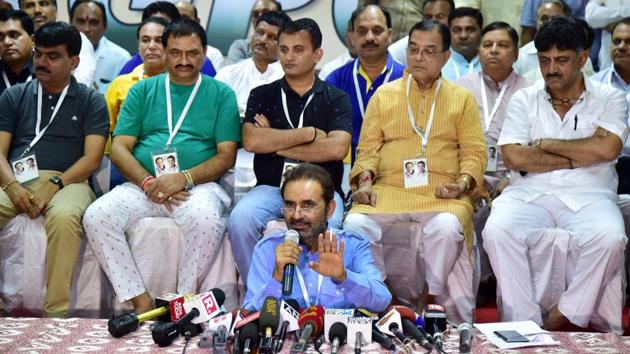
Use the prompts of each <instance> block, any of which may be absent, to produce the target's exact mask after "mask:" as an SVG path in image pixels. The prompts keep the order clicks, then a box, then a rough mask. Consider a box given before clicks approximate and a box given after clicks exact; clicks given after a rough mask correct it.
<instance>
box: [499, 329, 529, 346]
mask: <svg viewBox="0 0 630 354" xmlns="http://www.w3.org/2000/svg"><path fill="white" fill-rule="evenodd" d="M494 334H496V335H497V336H498V337H499V338H501V339H503V340H504V341H505V342H506V343H523V342H529V339H527V337H525V336H523V335H522V334H520V333H518V332H517V331H494Z"/></svg>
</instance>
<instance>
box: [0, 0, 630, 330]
mask: <svg viewBox="0 0 630 354" xmlns="http://www.w3.org/2000/svg"><path fill="white" fill-rule="evenodd" d="M423 6H424V7H423V10H424V11H423V15H424V18H425V19H424V20H423V21H421V22H418V23H416V24H414V25H413V26H412V27H411V29H410V30H409V33H408V34H409V35H408V36H407V37H404V38H402V39H401V40H399V41H398V42H397V43H395V44H394V45H393V46H392V47H391V48H390V44H391V42H392V38H393V30H392V28H393V24H392V18H391V16H390V14H389V12H388V10H387V9H386V8H384V7H381V6H378V5H360V6H359V7H358V8H357V9H356V10H355V11H354V12H353V13H352V16H351V18H350V21H349V26H348V39H349V40H348V46H349V51H350V53H352V55H348V56H347V57H344V58H345V59H343V60H336V61H335V62H336V63H337V66H338V67H337V68H332V69H331V70H329V73H327V74H326V75H325V77H321V76H320V77H318V76H317V75H316V72H315V67H316V65H317V64H318V63H319V62H320V61H321V59H322V56H323V50H322V48H321V45H322V34H321V31H320V29H319V26H318V24H317V23H316V22H315V21H313V20H312V19H308V18H303V19H297V20H292V19H290V18H289V17H288V16H287V15H286V14H285V13H284V12H282V11H281V7H280V4H279V3H277V2H276V1H271V0H268V1H262V0H260V1H257V2H256V3H255V5H254V9H253V12H252V26H253V35H252V37H251V39H250V40H239V41H237V42H235V44H234V45H233V46H232V48H231V49H230V55H228V59H229V60H226V61H228V62H229V61H232V62H233V64H231V65H225V64H227V63H224V62H222V60H223V58H222V56H221V55H220V53H219V55H216V49H215V48H212V47H210V46H209V45H208V43H207V38H206V31H205V30H204V29H203V28H202V26H201V25H200V24H199V19H198V18H197V14H196V9H195V8H194V7H193V6H191V5H190V4H188V3H186V2H179V3H178V4H177V6H175V5H172V4H170V3H168V2H156V3H152V4H151V5H149V6H147V7H146V8H145V9H144V11H143V16H142V22H141V23H140V25H139V26H138V29H137V38H138V53H137V54H136V55H134V56H131V55H130V54H129V53H127V52H126V51H125V50H124V49H122V48H121V47H119V46H117V45H116V44H114V43H113V42H111V41H109V40H108V39H107V38H106V37H105V36H104V33H105V30H106V28H107V20H106V19H107V17H106V16H105V8H104V7H103V5H102V4H101V3H100V2H97V1H94V0H79V1H76V2H74V4H73V6H72V8H71V10H70V19H71V23H72V25H70V24H67V23H64V22H57V21H56V3H55V2H54V0H40V1H34V0H21V1H20V7H21V9H22V10H23V11H18V10H15V11H14V10H10V11H5V12H1V15H0V56H1V57H0V58H1V59H0V71H1V73H2V77H3V80H2V82H0V89H1V91H0V92H2V95H0V107H1V109H0V187H1V188H2V191H1V192H0V226H1V227H4V226H5V225H7V224H8V223H9V222H10V221H11V219H13V218H14V217H15V216H16V215H18V214H22V213H25V214H27V215H28V216H29V217H30V218H32V219H34V218H36V217H38V216H39V215H42V216H44V219H45V230H46V234H47V248H46V295H45V302H44V307H43V311H44V314H45V315H46V316H51V317H63V316H67V314H68V312H69V310H70V285H71V282H72V275H73V270H74V268H75V267H76V264H77V262H78V256H79V250H80V247H81V237H82V235H83V234H85V236H86V238H87V240H88V241H89V245H90V246H91V247H92V249H93V250H94V253H95V255H96V258H97V259H98V262H99V263H100V265H101V267H102V269H103V271H104V272H105V274H106V275H107V277H108V279H109V281H110V282H111V284H112V286H113V289H114V291H115V293H116V295H117V298H118V299H119V301H121V302H122V301H131V302H132V303H133V307H134V310H135V311H136V312H144V311H147V310H150V309H151V308H153V307H154V306H155V305H154V303H153V302H152V298H151V296H150V295H149V293H148V291H149V290H148V289H146V287H145V285H144V282H143V279H142V276H141V274H140V271H139V269H138V266H137V265H136V261H135V260H134V256H133V254H132V252H131V249H130V246H129V244H128V242H127V239H126V231H127V230H128V229H129V228H130V227H131V226H132V225H134V224H135V223H136V222H137V221H139V220H141V219H143V218H145V217H150V216H161V217H169V218H172V219H173V220H174V222H175V223H176V224H177V225H178V226H179V227H180V229H181V231H182V234H183V235H184V236H183V245H182V256H181V257H180V260H179V265H178V279H177V292H180V293H195V292H197V291H199V290H201V289H199V288H198V287H199V284H200V283H201V282H202V281H203V279H204V278H205V276H206V275H207V272H208V270H209V269H210V267H211V266H212V264H213V262H214V260H215V259H216V258H217V255H218V252H219V250H220V245H221V244H222V242H223V237H224V235H226V234H227V237H229V240H230V243H231V247H232V253H233V255H234V258H235V261H236V267H237V269H238V271H239V274H240V277H241V279H242V281H243V283H244V284H245V285H246V294H245V297H244V304H243V307H245V308H248V309H259V308H260V307H261V306H262V304H263V302H264V299H265V298H266V297H267V296H270V295H271V296H277V297H281V296H283V295H282V289H281V288H282V285H281V283H282V280H283V270H284V268H285V266H286V265H287V264H294V265H296V272H295V284H297V285H296V286H294V288H293V292H292V293H291V295H289V296H288V297H291V298H295V299H296V300H297V301H298V303H299V304H300V306H308V305H311V304H320V305H323V306H326V307H335V308H358V307H361V308H366V309H368V310H370V311H373V312H381V311H383V310H385V309H386V308H387V306H389V305H390V304H391V303H392V302H404V303H407V304H409V303H413V304H414V305H415V306H423V305H425V304H429V303H440V302H444V301H451V302H456V303H457V302H460V304H458V305H457V306H456V307H457V311H456V313H457V316H456V318H455V319H454V321H458V320H459V321H468V322H470V321H472V320H473V309H474V300H475V299H474V294H475V293H476V289H475V288H474V286H473V285H472V283H471V285H470V286H465V287H464V288H465V289H461V286H460V288H459V289H457V287H456V286H454V285H452V284H451V283H449V281H450V280H449V278H451V277H464V276H465V274H472V273H473V272H474V271H475V270H474V269H473V267H474V264H475V262H474V261H473V262H470V264H472V265H473V266H470V269H461V268H462V267H461V264H459V263H458V262H459V260H460V259H462V257H463V258H464V259H473V258H474V257H475V251H474V250H475V249H476V248H477V246H478V245H480V244H482V245H483V246H482V248H483V249H484V250H485V251H486V253H487V255H485V254H486V253H484V256H482V261H483V260H485V261H486V262H487V263H489V264H487V265H486V266H485V267H484V269H483V270H482V271H483V272H485V273H486V274H487V273H489V272H492V271H493V272H494V274H495V276H496V280H497V284H498V291H499V292H500V299H501V303H500V314H501V317H502V319H503V320H509V321H516V320H533V321H535V322H537V323H539V324H541V325H543V327H544V328H546V329H549V330H554V329H559V328H563V327H564V326H566V325H567V324H569V323H572V324H574V325H577V326H580V327H586V326H588V325H589V323H592V322H593V318H594V314H595V313H596V312H597V309H598V307H599V306H600V305H601V302H602V301H603V299H602V293H603V292H604V291H605V289H606V288H607V287H608V286H609V284H610V282H611V281H612V279H613V278H615V277H616V276H619V275H620V274H623V264H624V251H625V245H626V242H627V237H626V234H625V228H624V221H623V218H622V215H621V212H620V210H619V207H618V206H617V201H618V195H617V180H618V177H617V172H616V171H615V164H616V161H617V158H618V157H619V156H620V154H621V153H622V150H623V147H624V143H625V141H626V138H627V135H628V107H629V106H630V95H629V94H628V92H630V91H629V89H628V85H629V84H628V83H630V18H626V19H623V20H621V21H619V22H617V23H616V24H615V25H614V26H613V27H612V37H611V38H612V39H611V43H612V44H611V51H610V57H611V60H612V65H611V66H610V68H605V69H603V70H601V71H600V72H599V73H598V74H596V75H594V76H592V77H587V72H586V71H585V70H584V68H586V67H587V62H588V60H589V58H588V55H589V51H590V47H591V44H592V43H591V42H592V39H591V38H590V37H589V30H588V29H589V28H588V25H586V24H585V23H583V22H579V21H576V20H573V19H571V18H570V17H569V16H568V11H567V9H566V8H563V6H566V4H564V2H562V1H559V0H552V1H548V0H545V1H542V2H541V5H540V7H539V11H538V16H539V23H538V28H537V32H536V35H535V38H534V41H533V42H532V43H533V44H531V45H529V47H528V48H526V49H525V50H527V52H526V53H525V54H526V55H529V54H531V53H532V52H533V53H535V54H536V56H535V58H536V71H535V73H530V72H529V71H528V73H522V74H521V73H519V71H518V70H517V69H516V68H517V67H518V62H519V61H521V59H520V58H522V55H521V54H523V50H521V53H519V47H518V43H519V42H518V40H519V36H518V34H517V32H516V30H515V29H514V28H512V27H511V26H510V25H509V24H507V23H505V22H493V23H491V24H488V25H486V26H484V25H483V18H482V16H481V13H480V12H479V11H478V10H476V9H473V8H467V7H463V8H455V6H454V4H453V1H447V0H426V1H425V2H424V5H423ZM79 31H81V32H83V33H81V32H79ZM243 41H245V42H244V43H243ZM85 47H88V49H89V51H92V54H91V57H92V58H93V59H95V61H94V60H93V61H90V60H89V59H85V60H84V57H85V58H90V53H84V50H85ZM394 47H395V48H394ZM525 58H531V57H525ZM523 61H525V59H523ZM82 65H83V66H84V67H83V68H82ZM523 66H526V65H525V64H523ZM217 70H218V71H217ZM523 70H524V69H523ZM591 70H592V69H591ZM215 73H216V77H215V78H214V79H213V78H212V77H211V76H214V75H215ZM82 75H83V76H82ZM86 77H87V78H88V79H87V81H85V80H86V79H85V78H86ZM537 77H540V79H539V80H538V81H536V82H533V81H531V80H532V79H536V78H537ZM49 107H50V108H49ZM240 149H244V150H246V151H247V152H250V153H253V154H254V160H253V170H254V173H255V175H256V180H257V184H256V186H255V187H254V188H253V189H252V190H251V191H249V192H248V193H246V194H245V195H244V196H243V197H242V198H241V199H240V201H239V202H238V203H236V205H232V198H231V196H229V195H228V194H227V193H226V191H225V190H224V189H223V188H222V187H221V186H220V185H219V184H218V183H217V181H218V179H219V178H220V177H222V176H223V175H225V174H226V173H227V172H228V171H229V170H230V169H232V168H233V167H234V166H235V163H236V160H237V155H238V154H239V150H240ZM241 151H242V150H241ZM104 155H107V156H109V158H110V159H111V162H112V164H113V165H112V185H115V187H114V188H113V189H112V190H111V191H110V192H108V193H105V194H104V195H103V196H101V197H99V198H98V199H97V198H96V196H95V194H94V192H93V191H92V189H91V188H90V186H89V184H88V182H87V180H88V178H89V177H90V176H91V175H92V174H93V173H94V172H95V171H96V170H97V169H98V168H99V166H100V164H101V161H102V159H103V158H104ZM106 158H107V157H106ZM344 159H349V160H346V161H350V162H351V166H352V167H351V170H350V171H349V186H347V187H348V188H346V189H344V183H343V182H342V181H343V176H344ZM115 179H117V180H116V181H115V183H114V180H115ZM348 189H349V190H350V193H344V191H348ZM346 194H347V195H346ZM347 201H351V203H348V205H349V206H346V203H344V202H347ZM228 213H229V214H228ZM226 215H227V216H228V218H227V219H226V218H223V216H226ZM278 218H284V221H285V222H286V226H287V228H289V229H293V230H295V231H297V232H298V234H299V242H298V243H297V244H296V243H292V242H289V241H286V242H285V240H284V233H283V232H277V233H272V234H270V235H266V236H264V237H263V235H264V233H265V229H266V227H267V224H268V223H269V222H270V221H272V220H275V219H278ZM400 223H407V224H409V225H415V227H412V228H410V229H409V230H412V232H414V234H413V235H412V238H414V239H415V240H418V243H419V244H420V245H421V246H420V247H419V248H418V259H408V260H405V259H402V260H401V259H395V260H392V259H386V258H385V256H384V244H385V243H386V241H387V238H388V235H389V230H391V229H392V226H393V225H396V224H400ZM552 229H563V230H565V231H566V232H567V233H568V234H569V237H570V247H569V248H570V252H571V257H572V258H571V259H572V262H570V263H571V264H570V266H571V267H572V269H571V276H570V277H568V278H567V281H566V286H565V287H564V289H563V292H562V293H561V294H558V295H559V296H558V297H557V298H555V299H541V294H539V293H537V292H536V290H535V289H537V287H536V284H533V283H534V282H535V281H537V280H536V279H535V277H534V274H533V273H534V270H533V268H535V267H537V266H540V267H542V266H543V265H540V264H532V263H531V260H530V258H528V252H529V251H530V249H531V248H533V247H535V246H536V244H538V243H539V242H540V240H541V239H543V238H549V237H554V236H553V234H552V233H550V232H549V230H552ZM226 231H227V232H226ZM390 237H391V236H390ZM414 242H415V241H414ZM392 261H393V262H396V263H397V264H398V265H401V266H400V270H398V272H405V271H406V270H408V269H413V267H412V266H410V265H408V264H406V265H405V263H411V264H414V265H415V264H416V263H420V264H421V266H420V267H419V269H421V270H422V272H423V273H424V274H418V275H414V274H412V275H411V276H416V277H420V279H421V284H420V286H416V287H413V286H412V285H408V289H407V290H408V291H406V292H400V291H397V290H399V289H401V286H400V285H397V284H393V283H392V282H391V281H390V279H394V275H395V274H394V273H395V272H396V271H392V267H386V264H387V263H388V262H392ZM549 261H550V262H551V261H552V259H549ZM464 268H466V267H464ZM407 276H410V275H409V274H407ZM460 280H461V279H460ZM538 281H541V280H540V279H539V280H538ZM460 285H461V284H460ZM403 287H404V286H403ZM620 291H623V292H625V289H621V290H620ZM543 296H544V295H543ZM445 299H447V300H445ZM449 299H450V300H449ZM622 299H623V296H621V294H619V301H618V303H612V304H608V306H612V307H613V312H614V313H615V316H617V317H618V318H608V319H605V320H604V322H603V324H601V326H600V328H601V329H602V330H607V331H615V332H619V331H620V328H619V326H618V324H619V323H620V322H621V311H622V307H623V305H624V304H623V303H622V302H621V301H622ZM461 302H464V303H465V304H463V305H462V304H461ZM0 304H1V303H0Z"/></svg>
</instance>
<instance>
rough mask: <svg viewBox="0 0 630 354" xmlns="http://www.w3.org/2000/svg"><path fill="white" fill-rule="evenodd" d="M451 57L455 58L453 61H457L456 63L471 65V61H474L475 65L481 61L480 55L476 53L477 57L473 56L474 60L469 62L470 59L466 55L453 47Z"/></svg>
mask: <svg viewBox="0 0 630 354" xmlns="http://www.w3.org/2000/svg"><path fill="white" fill-rule="evenodd" d="M451 58H452V59H453V61H455V64H466V65H469V63H473V65H475V64H476V63H477V62H478V61H479V56H478V55H475V57H474V58H472V60H471V61H470V62H469V61H468V60H466V57H464V56H463V55H462V54H461V53H459V52H458V51H456V50H455V49H453V48H452V47H451Z"/></svg>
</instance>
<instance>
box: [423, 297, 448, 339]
mask: <svg viewBox="0 0 630 354" xmlns="http://www.w3.org/2000/svg"><path fill="white" fill-rule="evenodd" d="M424 325H425V329H426V330H427V332H429V333H430V334H431V335H432V336H433V341H434V342H435V346H436V347H437V348H438V349H442V346H443V342H444V338H443V335H442V332H444V331H445V330H446V312H445V311H444V307H442V306H440V305H435V304H429V305H427V309H426V310H424Z"/></svg>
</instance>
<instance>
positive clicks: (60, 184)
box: [48, 176, 63, 189]
mask: <svg viewBox="0 0 630 354" xmlns="http://www.w3.org/2000/svg"><path fill="white" fill-rule="evenodd" d="M48 180H49V181H50V183H52V184H56V185H57V187H59V189H63V181H62V180H61V178H59V176H52V177H50V179H48Z"/></svg>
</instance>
